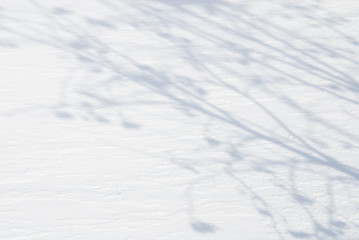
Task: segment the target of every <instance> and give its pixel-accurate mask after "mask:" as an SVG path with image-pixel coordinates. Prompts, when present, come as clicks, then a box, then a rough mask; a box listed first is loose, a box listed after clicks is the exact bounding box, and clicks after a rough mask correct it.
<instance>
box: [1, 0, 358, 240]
mask: <svg viewBox="0 0 359 240" xmlns="http://www.w3.org/2000/svg"><path fill="white" fill-rule="evenodd" d="M31 3H32V4H33V7H34V8H36V9H37V10H38V11H39V14H41V15H42V16H43V17H45V19H46V23H44V24H45V27H43V26H40V25H37V24H29V25H30V26H29V28H28V30H27V32H21V31H17V30H13V29H11V28H6V27H5V28H2V29H1V31H2V32H6V33H11V34H15V35H16V36H18V37H20V38H23V39H26V40H28V41H32V42H35V43H37V44H44V45H46V46H49V47H52V48H55V49H57V50H60V51H62V52H64V53H66V54H67V55H68V56H70V57H71V58H72V59H74V61H75V62H76V63H77V64H78V66H80V67H79V68H81V69H82V70H81V71H83V69H85V73H83V72H80V70H79V71H78V72H79V73H78V74H79V75H78V76H80V77H78V78H76V82H71V85H72V86H73V88H72V90H71V91H67V90H64V94H63V96H62V99H61V103H59V106H61V108H59V107H58V106H56V107H54V109H56V110H54V115H55V116H57V117H58V118H60V119H64V120H71V119H74V118H80V117H83V116H85V117H83V118H84V119H88V120H89V121H97V122H98V123H100V124H110V123H113V122H116V123H117V124H118V125H120V126H122V127H124V128H127V129H133V130H138V131H140V130H142V129H143V128H144V127H143V125H145V123H144V122H141V119H132V118H131V117H130V116H131V115H130V114H128V112H129V109H132V110H134V109H135V110H136V109H139V111H141V110H143V109H145V108H150V109H156V110H157V111H161V109H165V108H162V106H167V107H168V106H169V107H170V109H174V110H175V111H176V112H177V113H179V114H180V115H181V116H184V117H186V119H187V118H188V119H191V120H192V121H193V122H194V124H198V125H200V127H201V129H202V131H203V136H204V138H203V139H204V141H203V142H204V143H203V142H194V143H193V144H194V145H195V146H196V147H194V148H193V149H188V151H187V153H186V155H187V156H188V155H191V154H194V153H198V152H203V153H205V152H206V151H207V150H208V149H215V150H212V151H214V152H216V153H221V154H222V155H223V154H224V155H225V157H223V158H215V159H213V161H212V162H213V164H215V165H214V166H215V169H216V171H217V173H216V174H215V175H210V174H209V175H206V173H203V171H202V168H203V165H204V163H206V162H205V161H208V160H202V159H200V160H198V161H200V162H201V164H196V161H197V160H196V159H189V158H188V157H183V156H181V155H179V156H176V154H175V153H173V154H172V155H174V156H173V157H171V156H168V160H169V161H171V162H172V163H174V164H176V165H177V166H179V167H180V168H184V169H187V170H189V171H190V172H191V173H193V174H194V175H198V181H202V180H203V179H208V178H215V177H217V176H225V177H226V178H228V179H231V181H232V182H235V183H236V184H237V187H238V189H240V191H242V192H245V193H246V194H247V196H248V197H249V198H250V199H251V202H252V206H251V207H252V208H253V211H255V212H256V213H257V214H259V215H262V216H264V218H265V219H266V220H265V221H268V222H269V223H270V224H271V226H272V229H273V231H274V232H275V233H276V234H277V235H278V237H279V238H280V239H288V238H292V239H293V238H294V239H300V238H303V239H323V238H324V239H336V238H339V237H341V236H346V235H345V234H349V233H348V232H350V229H353V228H355V229H356V230H358V226H356V225H354V224H353V223H352V221H351V219H349V218H348V217H346V216H342V215H340V214H337V212H338V211H339V210H338V211H337V209H336V205H340V203H338V200H337V198H338V196H336V193H335V191H339V190H335V191H334V190H333V189H334V188H335V189H337V188H339V189H340V188H345V187H349V186H350V188H353V189H355V187H356V185H357V184H358V180H359V169H358V168H356V167H354V166H352V165H351V164H352V163H351V161H352V160H353V159H351V158H346V157H343V158H341V157H338V156H337V155H336V154H335V152H333V151H332V150H331V149H330V148H331V147H332V146H334V147H338V146H341V145H343V146H344V145H346V146H350V148H349V149H350V150H351V151H353V152H357V151H358V149H359V148H358V147H359V146H358V142H359V137H358V135H357V131H350V128H348V127H347V126H343V123H345V121H353V122H354V123H357V121H358V119H359V118H358V117H357V109H358V103H359V98H358V96H359V94H358V93H359V83H358V81H357V79H356V78H355V76H353V75H352V72H355V71H349V70H350V69H351V68H352V69H354V68H358V64H359V62H358V60H356V58H355V56H356V55H355V53H356V52H357V51H358V49H357V48H358V46H359V44H358V41H357V40H356V38H355V35H353V34H351V33H347V32H344V31H342V30H340V26H342V25H345V24H347V23H348V20H346V19H344V18H340V17H333V16H332V15H331V13H329V12H327V10H326V9H325V8H323V7H322V6H321V4H320V2H319V1H313V3H311V4H307V5H303V6H299V5H295V4H274V3H273V5H271V7H273V9H277V10H278V12H279V13H278V14H273V15H270V14H268V12H265V13H266V14H263V15H259V14H257V12H256V11H257V10H256V6H254V5H253V4H249V3H248V4H241V3H235V2H227V1H196V2H194V1H186V0H176V1H161V0H158V1H152V2H151V3H148V2H142V3H141V4H138V3H134V2H131V1H128V2H123V3H117V2H116V3H114V2H112V3H109V2H105V1H97V4H98V5H99V6H101V7H102V8H105V9H106V10H107V15H108V16H107V15H106V14H105V15H106V16H101V17H98V18H93V17H90V16H82V15H80V14H77V13H76V9H67V8H64V7H49V6H45V5H43V3H39V2H37V1H31ZM123 5H124V6H126V9H131V10H132V11H133V13H132V14H127V15H126V14H125V13H124V12H123V10H121V7H122V6H123ZM253 9H254V10H253ZM258 11H259V10H258ZM118 12H120V13H123V16H122V15H119V16H118V15H116V14H117V13H118ZM114 16H115V17H114ZM143 16H146V17H143ZM7 18H8V19H9V21H12V22H13V23H16V24H20V25H21V24H25V23H24V20H23V19H13V18H11V17H10V16H7ZM106 19H109V20H106ZM281 22H287V23H288V25H286V24H281ZM296 23H298V25H299V26H296V25H297V24H296ZM121 27H126V28H128V29H131V33H132V34H133V36H134V38H133V39H131V40H129V39H127V38H128V37H127V36H125V34H126V32H125V31H124V32H121V30H120V29H121ZM292 27H293V29H292ZM49 28H51V29H54V31H52V32H49V31H48V29H49ZM89 29H92V30H95V32H92V31H90V30H89ZM55 30H56V31H55ZM321 33H323V35H321ZM102 34H103V35H102ZM106 34H107V35H106ZM121 34H122V35H121ZM136 34H138V35H136ZM311 34H313V36H312V35H311ZM111 35H113V36H115V37H117V38H118V39H120V40H122V39H124V40H123V42H125V43H126V41H135V44H133V45H130V47H132V48H133V52H134V54H133V55H132V54H130V52H128V51H127V52H126V51H125V49H123V48H122V47H121V45H120V44H119V45H117V44H116V42H111V41H110V40H108V39H107V38H106V36H110V37H108V38H109V39H110V38H111ZM119 35H120V37H118V36H119ZM141 37H143V38H146V40H147V41H149V40H150V39H152V40H153V41H154V42H160V43H161V44H162V45H163V46H165V47H164V48H168V49H169V50H168V52H169V53H168V55H169V56H172V55H173V56H175V59H173V62H166V61H168V59H171V57H168V58H167V59H161V57H162V56H161V55H160V56H159V57H157V56H156V55H155V53H156V50H153V49H150V50H151V51H150V50H148V49H146V44H149V43H148V42H146V41H142V40H141V39H140V38H141ZM334 40H335V41H334ZM136 41H137V42H136ZM123 42H121V43H123ZM336 42H339V43H340V44H338V45H335V43H336ZM150 43H151V44H152V42H150ZM1 44H2V41H1V39H0V46H1ZM151 46H152V45H151ZM154 46H156V47H159V49H158V52H161V48H160V46H161V45H159V44H157V45H156V44H154ZM147 47H148V46H147ZM137 48H138V49H140V50H138V51H141V50H143V51H149V54H153V56H152V58H151V59H150V60H146V59H141V54H138V55H136V54H137V51H136V49H137ZM350 48H353V52H351V51H349V50H348V49H350ZM135 53H136V54H135ZM159 54H160V53H159ZM171 54H172V55H171ZM162 62H163V64H164V67H162V66H161V65H162V64H161V63H162ZM346 66H348V68H346ZM182 68H183V69H182ZM223 92H225V93H227V94H230V99H232V100H231V101H233V102H229V103H227V102H226V100H227V99H226V98H225V96H223V94H221V93H223ZM68 96H71V97H68ZM217 96H219V97H221V98H223V99H224V100H223V101H221V99H218V98H217ZM306 98H309V99H312V100H313V101H316V102H313V103H308V100H306ZM228 99H229V97H228ZM268 99H269V100H268ZM267 100H268V101H267ZM328 100H331V101H333V105H335V106H334V107H336V109H335V110H334V113H335V114H334V116H333V115H331V114H330V113H329V112H330V109H326V110H325V111H327V112H324V113H322V112H317V111H318V109H319V108H315V107H313V106H312V105H315V104H318V105H322V104H323V103H322V101H328ZM270 101H273V102H277V103H278V105H271V104H270V103H271V102H270ZM233 106H236V107H233ZM237 107H238V108H237ZM341 107H343V108H344V110H346V109H348V114H347V115H345V116H344V113H343V111H344V110H342V109H338V108H341ZM158 109H160V110H158ZM247 112H248V113H247ZM252 112H253V113H255V114H256V115H257V116H258V117H252V116H250V114H251V113H252ZM338 114H339V117H337V116H335V115H338ZM288 115H293V116H294V115H295V116H298V118H299V117H300V118H301V119H302V120H300V121H299V122H300V123H301V124H303V123H305V124H307V125H308V126H306V127H303V126H302V125H301V126H297V124H296V123H295V121H294V120H295V117H292V118H287V117H288ZM199 119H206V121H202V120H199ZM262 119H263V120H262ZM343 119H344V120H343ZM312 126H313V127H312ZM212 129H214V130H212ZM317 129H320V130H317ZM222 131H226V132H225V133H223V134H222ZM326 131H328V132H329V133H326ZM211 134H212V135H214V136H211ZM205 144H207V145H205ZM258 146H261V147H258ZM262 146H263V148H262ZM339 150H341V149H339ZM219 155H220V154H219ZM242 166H244V169H245V170H238V168H239V169H241V168H242ZM251 175H258V176H260V177H263V178H265V179H270V181H269V182H267V183H265V186H266V187H268V188H270V189H273V190H275V191H276V192H278V193H280V196H281V198H284V199H285V200H283V201H284V204H287V207H288V208H292V209H296V210H297V211H299V212H300V216H301V218H302V219H304V220H303V221H306V222H307V223H309V225H308V224H307V228H306V229H304V230H303V229H302V230H301V229H299V230H296V229H293V228H292V227H291V225H293V226H295V227H296V226H297V225H296V223H294V222H293V221H294V220H293V218H292V216H290V213H287V212H285V211H283V210H282V209H278V207H275V206H277V205H275V200H276V199H275V198H274V199H273V198H271V197H268V195H264V194H263V193H262V192H261V190H260V189H259V190H258V189H255V188H253V187H251V184H250V181H249V180H247V179H246V177H247V176H251ZM306 177H309V178H312V179H317V180H316V181H317V182H314V184H324V185H323V186H321V187H318V188H319V189H320V190H321V194H320V195H317V194H315V193H308V192H305V189H306V188H305V186H307V185H305V184H304V183H305V182H306V181H307V180H306ZM318 179H319V180H318ZM303 184H304V185H303ZM190 185H191V184H189V186H188V188H189V189H190V190H188V192H187V194H186V196H187V198H188V202H189V203H188V209H189V210H188V219H189V223H190V226H191V228H192V229H193V230H194V231H197V232H199V233H215V232H216V230H217V229H220V228H219V227H217V225H214V224H211V223H207V222H205V221H201V220H198V219H199V218H200V217H197V216H196V209H195V208H194V207H193V206H192V205H193V204H192V203H191V202H192V201H195V200H194V199H193V196H192V192H193V191H194V190H191V189H192V188H191V186H190ZM309 186H310V185H309ZM351 191H353V192H354V191H355V190H351ZM239 198H241V196H239ZM318 199H320V200H318ZM277 200H278V199H277ZM346 200H347V201H351V199H350V198H347V199H346ZM352 203H353V204H354V201H353V202H352ZM315 208H319V209H320V210H319V212H318V211H317V210H315ZM322 216H325V219H323V217H322ZM201 219H202V218H201ZM288 222H289V223H288ZM287 223H288V224H287ZM347 229H348V230H347Z"/></svg>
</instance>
